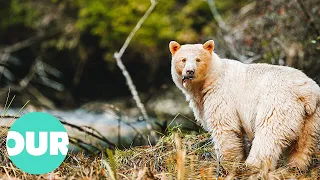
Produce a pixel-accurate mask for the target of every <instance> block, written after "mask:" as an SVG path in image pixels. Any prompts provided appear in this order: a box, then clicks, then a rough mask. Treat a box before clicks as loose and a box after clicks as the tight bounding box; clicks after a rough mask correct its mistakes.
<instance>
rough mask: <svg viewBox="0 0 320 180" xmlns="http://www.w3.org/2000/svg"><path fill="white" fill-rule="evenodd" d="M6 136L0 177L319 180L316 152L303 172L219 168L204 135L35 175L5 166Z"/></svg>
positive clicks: (74, 158) (75, 159)
mask: <svg viewBox="0 0 320 180" xmlns="http://www.w3.org/2000/svg"><path fill="white" fill-rule="evenodd" d="M5 132H6V130H5V129H2V130H1V133H0V135H1V136H0V137H1V138H2V139H1V140H0V146H1V147H0V151H1V152H0V160H1V161H0V179H39V178H40V179H41V178H42V179H216V177H217V175H218V174H219V179H225V178H226V179H229V178H230V179H234V178H235V177H236V178H237V179H248V178H249V179H250V178H252V179H287V178H293V179H317V178H318V177H319V176H320V169H319V166H318V162H317V161H319V159H320V152H319V151H318V153H316V155H315V157H314V161H315V163H314V164H313V166H312V168H310V170H309V171H308V172H304V173H302V172H299V171H297V170H289V169H287V168H286V167H284V166H282V167H280V168H279V169H277V170H275V171H272V172H267V171H266V170H257V169H249V168H247V167H245V166H244V164H243V163H241V162H240V163H234V162H221V163H220V165H219V163H218V161H217V160H216V159H215V155H214V154H213V152H214V150H213V146H212V143H211V142H210V141H207V139H208V138H209V135H208V134H201V135H191V134H181V133H174V134H173V133H172V134H170V135H168V136H164V137H162V138H161V139H160V140H159V142H158V143H157V144H156V145H155V146H152V147H150V146H143V147H133V148H130V149H127V150H116V151H115V152H113V153H112V154H113V155H111V156H110V157H111V158H106V157H105V155H102V154H100V155H95V156H93V155H85V154H83V153H76V154H72V153H70V154H68V156H67V158H66V159H65V161H64V162H63V163H62V164H61V166H60V167H59V168H58V169H56V170H55V171H54V172H52V173H49V174H45V175H41V176H35V175H29V174H26V173H23V172H22V171H20V170H19V169H17V168H15V167H14V165H13V164H12V163H11V162H10V160H9V159H8V157H7V155H6V153H5V146H4V145H5V144H4V142H5V141H4V134H5ZM109 154H110V153H109ZM30 165H32V162H30ZM218 169H219V173H217V170H218Z"/></svg>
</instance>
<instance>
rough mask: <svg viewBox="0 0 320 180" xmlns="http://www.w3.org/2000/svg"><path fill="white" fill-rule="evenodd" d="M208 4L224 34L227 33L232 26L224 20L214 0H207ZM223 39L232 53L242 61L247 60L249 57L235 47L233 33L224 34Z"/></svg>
mask: <svg viewBox="0 0 320 180" xmlns="http://www.w3.org/2000/svg"><path fill="white" fill-rule="evenodd" d="M207 2H208V5H209V7H210V10H211V13H212V15H213V18H214V19H215V20H216V21H217V23H218V26H219V27H220V29H221V30H222V33H223V34H227V33H229V31H230V27H229V26H228V25H227V24H226V23H225V22H224V21H223V19H222V17H221V16H220V14H219V12H218V10H217V8H216V6H215V5H214V0H207ZM222 36H223V40H224V41H225V42H226V45H227V47H228V48H229V50H230V52H231V54H232V55H233V56H234V57H235V58H237V59H238V60H239V61H241V62H245V61H246V60H247V59H248V58H247V57H246V56H244V55H241V54H240V53H239V52H238V51H237V49H236V48H235V47H234V45H233V44H234V40H233V38H232V36H231V35H222Z"/></svg>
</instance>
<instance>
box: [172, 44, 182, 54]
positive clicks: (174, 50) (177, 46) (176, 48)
mask: <svg viewBox="0 0 320 180" xmlns="http://www.w3.org/2000/svg"><path fill="white" fill-rule="evenodd" d="M180 47H181V46H180V44H179V43H177V42H175V41H171V42H170V43H169V49H170V52H171V54H172V55H174V54H175V53H176V52H177V51H178V50H179V49H180Z"/></svg>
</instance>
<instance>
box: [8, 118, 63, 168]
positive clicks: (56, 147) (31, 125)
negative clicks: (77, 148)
mask: <svg viewBox="0 0 320 180" xmlns="http://www.w3.org/2000/svg"><path fill="white" fill-rule="evenodd" d="M68 145H69V138H68V134H67V132H66V129H65V128H64V126H63V125H62V124H61V122H60V121H59V120H58V119H57V118H55V117H54V116H52V115H50V114H47V113H43V112H34V113H28V114H25V115H23V116H21V117H20V118H19V119H17V120H16V121H15V122H14V123H13V125H12V126H11V128H10V130H9V132H8V135H7V152H8V155H9V158H10V159H11V161H12V162H13V164H14V165H15V166H17V167H18V168H19V169H21V170H22V171H24V172H27V173H29V174H45V173H48V172H51V171H53V170H54V169H56V168H57V167H59V166H60V165H61V163H62V162H63V160H64V159H65V157H66V155H67V153H68Z"/></svg>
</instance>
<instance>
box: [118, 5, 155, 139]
mask: <svg viewBox="0 0 320 180" xmlns="http://www.w3.org/2000/svg"><path fill="white" fill-rule="evenodd" d="M156 5H157V1H155V0H151V5H150V7H149V8H148V10H147V11H146V12H145V14H144V15H143V16H142V18H141V19H140V20H139V21H138V23H137V24H136V26H135V27H134V28H133V29H132V31H131V32H130V34H129V36H128V37H127V39H126V41H125V42H124V44H123V46H122V47H121V49H120V51H119V52H116V53H114V58H115V59H116V61H117V65H118V67H119V68H120V70H121V72H122V74H123V76H124V77H125V79H126V81H127V85H128V87H129V89H130V92H131V94H132V96H133V99H134V101H135V102H136V105H137V107H138V108H139V110H140V112H141V114H142V116H143V118H144V119H145V121H146V125H147V129H148V130H149V131H150V133H151V135H152V136H155V132H154V131H153V130H152V127H151V124H150V122H149V116H148V114H147V111H146V109H145V107H144V105H143V104H142V103H141V100H140V97H139V95H138V92H137V90H136V87H135V85H134V84H133V81H132V78H131V76H130V74H129V72H128V71H127V69H126V67H125V66H124V64H123V63H122V60H121V57H122V55H123V53H124V52H125V50H126V49H127V47H128V45H129V43H130V41H131V40H132V38H133V36H134V35H135V34H136V32H137V31H138V30H139V29H140V27H141V25H142V24H143V23H144V21H145V20H146V19H147V18H148V17H149V15H150V14H151V12H152V11H153V9H154V8H155V7H156Z"/></svg>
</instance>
